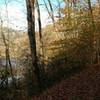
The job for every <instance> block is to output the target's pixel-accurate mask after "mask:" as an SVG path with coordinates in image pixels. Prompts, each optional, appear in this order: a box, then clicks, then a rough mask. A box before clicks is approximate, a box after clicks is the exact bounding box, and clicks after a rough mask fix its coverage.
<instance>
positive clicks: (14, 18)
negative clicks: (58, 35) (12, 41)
mask: <svg viewBox="0 0 100 100" xmlns="http://www.w3.org/2000/svg"><path fill="white" fill-rule="evenodd" d="M5 1H7V2H8V1H9V3H8V4H7V10H8V17H9V23H8V24H9V26H10V27H12V28H14V29H18V30H25V29H26V28H27V18H26V3H25V0H0V16H1V17H2V20H3V22H4V26H6V25H7V20H8V18H7V12H6V6H5ZM45 1H46V0H45ZM92 1H93V2H95V1H96V0H92ZM60 2H62V0H60ZM39 4H40V8H41V19H42V20H41V21H42V27H44V26H45V25H47V24H48V23H50V22H51V20H50V18H49V16H48V12H47V11H46V8H45V6H44V3H43V0H39ZM52 4H53V9H54V11H55V15H56V14H57V8H56V7H57V6H58V4H57V1H56V0H53V1H52ZM61 6H62V7H63V6H64V4H63V3H61ZM37 17H38V16H37V13H36V19H37ZM36 25H37V23H36Z"/></svg>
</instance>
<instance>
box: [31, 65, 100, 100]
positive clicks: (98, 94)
mask: <svg viewBox="0 0 100 100" xmlns="http://www.w3.org/2000/svg"><path fill="white" fill-rule="evenodd" d="M32 100H100V65H93V66H88V67H87V68H86V69H84V70H83V71H81V72H80V73H77V74H75V75H73V76H71V77H70V78H67V79H66V80H63V81H61V82H60V83H59V84H57V85H56V86H53V87H52V88H50V89H48V90H47V91H45V92H44V93H43V94H41V95H40V96H35V97H33V99H32Z"/></svg>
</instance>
